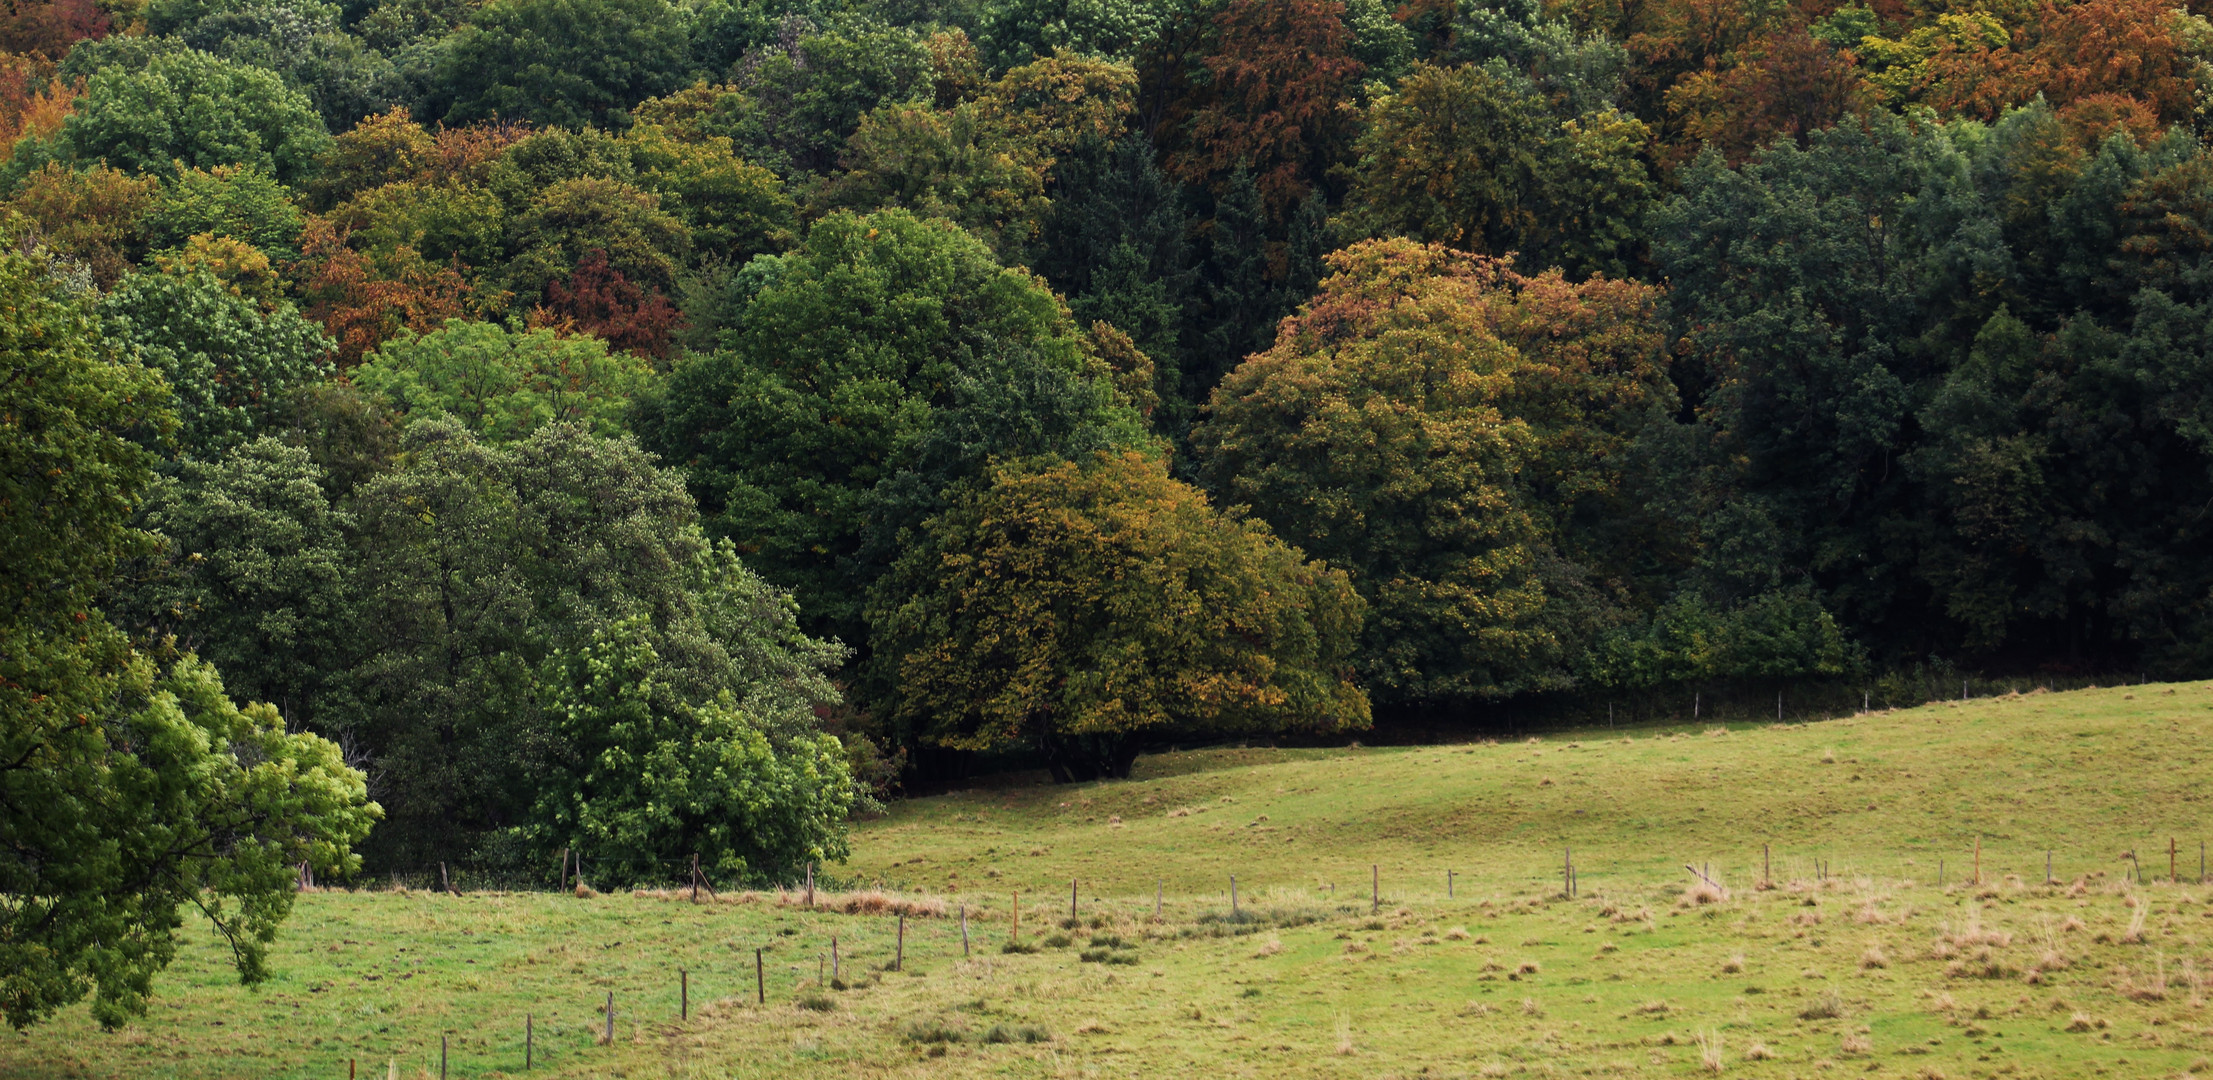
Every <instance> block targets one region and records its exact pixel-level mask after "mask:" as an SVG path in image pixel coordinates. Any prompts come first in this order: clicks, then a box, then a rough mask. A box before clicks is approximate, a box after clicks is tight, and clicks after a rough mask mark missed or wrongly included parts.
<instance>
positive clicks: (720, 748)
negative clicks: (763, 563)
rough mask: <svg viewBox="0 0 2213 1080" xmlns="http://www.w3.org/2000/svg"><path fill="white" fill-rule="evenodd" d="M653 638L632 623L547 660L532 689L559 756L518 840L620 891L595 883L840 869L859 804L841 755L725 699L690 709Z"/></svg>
mask: <svg viewBox="0 0 2213 1080" xmlns="http://www.w3.org/2000/svg"><path fill="white" fill-rule="evenodd" d="M752 586H753V591H754V592H755V593H756V595H758V596H759V597H761V598H762V599H765V600H767V601H769V605H770V607H771V609H772V610H774V609H775V608H776V607H777V606H778V605H776V603H775V601H776V597H775V594H774V592H773V590H769V589H767V588H765V587H763V586H760V585H759V584H758V579H754V580H753V582H752ZM784 606H786V607H788V605H784ZM786 617H787V618H788V617H789V616H788V613H787V615H786ZM652 638H653V635H652V633H651V631H650V628H649V627H647V626H645V625H644V624H643V620H640V619H626V620H623V621H620V622H617V623H614V624H612V625H610V626H607V627H604V628H601V629H599V630H597V631H595V632H594V633H593V635H592V638H591V640H590V641H589V642H587V643H585V644H584V645H582V646H581V647H579V648H577V649H575V650H574V651H563V652H557V653H555V654H554V655H552V656H549V657H547V659H546V661H545V664H544V665H543V667H542V668H541V671H540V674H539V678H538V685H539V692H540V694H541V696H542V699H543V706H542V707H543V708H544V709H545V713H546V716H547V718H548V726H549V728H550V734H551V736H552V741H553V743H554V744H555V747H556V749H555V751H554V753H555V755H556V756H555V758H554V763H555V765H554V767H553V768H549V769H546V770H545V777H544V780H543V782H542V783H541V784H540V785H539V787H538V795H537V798H536V799H535V800H534V802H533V803H532V806H531V823H530V824H529V825H527V826H525V829H524V831H525V832H526V833H527V834H528V835H529V837H530V838H531V840H532V842H533V844H534V845H535V846H536V847H537V848H538V849H539V850H541V851H542V852H544V853H549V854H550V853H551V852H552V851H554V850H555V849H556V848H566V849H570V850H574V851H576V852H578V853H580V854H585V855H586V856H587V857H592V858H594V859H595V860H596V861H598V862H599V864H600V865H603V866H609V867H611V868H612V874H613V876H614V877H615V878H616V879H617V880H614V881H609V880H607V879H608V876H609V874H608V872H606V871H602V872H601V875H600V884H601V885H602V887H604V886H605V885H607V884H625V883H627V882H625V881H622V880H620V879H621V878H622V877H625V876H627V877H629V878H630V879H632V880H649V881H650V880H654V879H655V878H656V877H657V876H666V875H669V874H670V873H671V872H672V871H673V870H674V868H676V867H677V866H680V865H682V863H683V861H684V859H686V858H687V857H690V856H694V855H696V856H698V857H699V860H700V863H701V865H702V866H703V867H704V868H706V869H708V870H709V871H710V872H714V873H718V874H723V875H729V876H731V877H735V878H737V879H738V880H741V881H745V882H748V883H752V884H768V883H771V882H787V881H790V880H792V879H793V878H794V877H795V876H797V875H798V874H800V873H802V872H804V870H805V868H806V866H807V865H808V864H809V863H816V864H819V863H823V862H827V861H840V862H842V861H844V859H845V857H846V855H847V845H846V841H845V821H846V817H847V815H848V814H849V813H851V811H852V810H853V809H855V807H856V806H857V805H858V804H859V799H860V788H859V786H858V785H857V784H855V783H854V781H853V776H852V773H851V772H850V771H849V770H848V769H847V767H846V754H845V748H844V746H842V745H841V744H840V743H839V742H838V740H837V739H836V738H835V737H833V736H830V735H826V734H821V733H810V734H804V735H796V736H795V735H793V734H792V733H790V732H788V731H784V730H779V727H778V724H777V723H776V721H773V720H771V719H767V718H764V717H762V716H760V715H757V714H755V713H754V712H753V711H752V710H750V709H748V708H747V707H746V706H745V705H744V704H741V703H740V702H739V701H738V700H737V699H736V698H735V697H734V696H732V695H730V694H729V693H728V692H727V691H726V692H725V693H724V694H722V695H721V696H719V697H716V698H713V699H710V700H707V701H691V700H686V699H685V697H684V696H683V694H682V688H681V687H677V686H672V685H671V683H672V682H674V681H675V680H672V679H671V678H669V672H668V666H667V664H666V663H665V661H664V660H663V659H662V657H661V655H660V653H659V652H658V651H657V650H656V649H655V648H654V645H653V641H652ZM655 867H658V868H660V871H661V873H660V874H659V875H656V874H655V873H654V869H653V868H655Z"/></svg>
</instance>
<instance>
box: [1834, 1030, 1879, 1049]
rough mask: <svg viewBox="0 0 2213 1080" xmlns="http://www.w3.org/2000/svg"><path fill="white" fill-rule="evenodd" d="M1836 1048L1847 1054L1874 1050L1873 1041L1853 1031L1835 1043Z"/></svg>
mask: <svg viewBox="0 0 2213 1080" xmlns="http://www.w3.org/2000/svg"><path fill="white" fill-rule="evenodd" d="M1837 1049H1838V1050H1841V1051H1843V1052H1844V1053H1847V1054H1869V1053H1873V1052H1874V1050H1875V1042H1874V1040H1872V1039H1870V1038H1868V1037H1867V1036H1865V1035H1862V1034H1860V1033H1859V1032H1856V1031H1855V1032H1853V1033H1852V1034H1850V1035H1846V1036H1845V1037H1844V1040H1843V1041H1842V1042H1840V1043H1838V1044H1837Z"/></svg>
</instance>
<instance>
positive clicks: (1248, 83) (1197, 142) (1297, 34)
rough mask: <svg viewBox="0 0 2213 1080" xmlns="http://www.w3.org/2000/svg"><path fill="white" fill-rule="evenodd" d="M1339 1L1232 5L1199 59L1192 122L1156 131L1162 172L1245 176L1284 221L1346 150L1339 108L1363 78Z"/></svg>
mask: <svg viewBox="0 0 2213 1080" xmlns="http://www.w3.org/2000/svg"><path fill="white" fill-rule="evenodd" d="M1344 10H1345V7H1344V5H1343V4H1341V3H1337V2H1336V0H1230V2H1229V4H1228V6H1226V7H1224V8H1223V9H1222V11H1221V13H1220V14H1218V15H1216V16H1215V17H1214V22H1215V28H1216V33H1217V34H1218V35H1219V37H1218V38H1217V41H1216V44H1215V47H1214V48H1213V50H1212V52H1211V53H1210V54H1209V55H1208V56H1207V57H1206V58H1205V60H1204V61H1203V63H1204V65H1205V68H1206V71H1207V73H1208V75H1209V79H1208V80H1207V83H1206V85H1205V87H1204V90H1203V92H1202V93H1200V95H1199V97H1198V99H1197V101H1196V102H1195V103H1194V104H1193V105H1191V106H1190V107H1189V108H1190V112H1189V116H1188V118H1187V119H1186V120H1184V121H1183V122H1182V123H1181V124H1180V125H1178V126H1177V127H1175V128H1174V129H1172V130H1170V131H1167V132H1161V133H1156V135H1155V138H1156V139H1158V140H1159V141H1160V144H1161V149H1162V151H1163V152H1164V153H1165V154H1166V163H1165V167H1166V168H1167V170H1168V172H1169V173H1170V174H1171V175H1173V176H1176V177H1177V178H1179V179H1181V180H1183V181H1185V182H1186V183H1193V184H1207V185H1210V186H1219V185H1220V184H1221V183H1222V182H1223V180H1224V179H1226V178H1227V177H1228V176H1230V174H1232V173H1234V172H1237V171H1240V170H1242V171H1246V172H1250V173H1251V174H1252V175H1253V179H1254V182H1255V183H1256V184H1258V185H1259V187H1260V193H1261V198H1262V200H1263V201H1264V202H1265V203H1266V204H1267V207H1268V213H1269V215H1270V216H1271V218H1273V219H1275V220H1281V219H1283V218H1284V217H1286V216H1288V215H1289V213H1290V212H1291V210H1292V208H1294V207H1296V206H1297V205H1298V204H1299V202H1300V201H1301V200H1303V199H1305V198H1306V195H1307V192H1308V191H1309V190H1311V189H1312V188H1313V187H1314V186H1315V185H1316V184H1318V183H1321V182H1322V181H1323V178H1324V177H1325V175H1326V174H1327V172H1328V170H1329V168H1330V166H1332V165H1335V164H1337V163H1338V162H1339V161H1340V160H1341V159H1342V158H1343V157H1344V155H1345V153H1346V151H1347V150H1349V149H1350V147H1351V142H1352V135H1353V128H1352V125H1351V124H1350V123H1349V122H1348V121H1347V120H1346V118H1345V115H1344V113H1343V112H1342V111H1341V110H1340V109H1339V108H1338V105H1339V103H1340V102H1343V101H1344V100H1346V99H1347V98H1348V97H1349V96H1350V90H1351V88H1352V86H1353V80H1354V79H1355V78H1357V77H1358V76H1359V74H1360V72H1361V63H1360V61H1358V60H1356V59H1354V58H1353V57H1352V55H1351V48H1352V38H1351V35H1350V34H1348V33H1347V32H1346V30H1345V24H1344V18H1343V16H1344Z"/></svg>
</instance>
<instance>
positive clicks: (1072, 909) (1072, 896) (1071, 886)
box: [1068, 878, 1076, 922]
mask: <svg viewBox="0 0 2213 1080" xmlns="http://www.w3.org/2000/svg"><path fill="white" fill-rule="evenodd" d="M1068 919H1069V921H1070V922H1074V921H1075V919H1076V879H1075V878H1069V879H1068Z"/></svg>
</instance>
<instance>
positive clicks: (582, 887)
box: [576, 878, 599, 900]
mask: <svg viewBox="0 0 2213 1080" xmlns="http://www.w3.org/2000/svg"><path fill="white" fill-rule="evenodd" d="M598 895H599V893H598V892H596V891H594V890H593V889H592V887H591V886H589V885H586V884H584V879H583V878H578V879H576V898H577V899H579V900H589V899H591V898H592V897H595V896H598Z"/></svg>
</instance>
